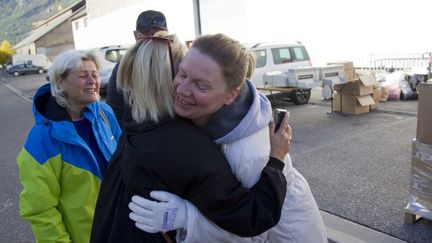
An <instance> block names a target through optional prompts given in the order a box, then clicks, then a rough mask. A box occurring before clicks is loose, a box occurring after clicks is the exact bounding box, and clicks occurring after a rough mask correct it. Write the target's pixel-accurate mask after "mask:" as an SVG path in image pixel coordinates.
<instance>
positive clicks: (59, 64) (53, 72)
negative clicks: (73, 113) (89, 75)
mask: <svg viewBox="0 0 432 243" xmlns="http://www.w3.org/2000/svg"><path fill="white" fill-rule="evenodd" d="M100 58H101V57H100V55H99V54H98V53H97V51H95V50H91V51H75V50H71V51H66V52H63V53H61V54H60V55H58V56H57V58H56V59H55V60H54V62H53V63H52V65H51V66H50V68H49V69H48V79H49V81H50V83H51V95H52V96H53V97H54V98H55V99H56V101H57V103H58V104H59V105H60V106H62V107H65V108H68V107H69V103H68V101H67V98H66V96H67V94H65V92H64V90H63V89H62V88H60V85H59V80H60V79H64V78H66V77H67V76H68V74H69V73H70V72H73V71H76V70H77V69H79V67H80V66H81V65H82V63H83V62H84V61H93V62H94V63H95V65H96V68H97V70H98V71H99V70H100V68H101V59H100Z"/></svg>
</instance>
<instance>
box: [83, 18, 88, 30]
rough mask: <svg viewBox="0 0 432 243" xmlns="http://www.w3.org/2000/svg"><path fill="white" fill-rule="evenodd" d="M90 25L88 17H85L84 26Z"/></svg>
mask: <svg viewBox="0 0 432 243" xmlns="http://www.w3.org/2000/svg"><path fill="white" fill-rule="evenodd" d="M87 26H88V19H87V18H84V28H85V27H87Z"/></svg>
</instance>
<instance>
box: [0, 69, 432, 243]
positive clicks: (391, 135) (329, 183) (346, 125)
mask: <svg viewBox="0 0 432 243" xmlns="http://www.w3.org/2000/svg"><path fill="white" fill-rule="evenodd" d="M41 77H42V76H41ZM34 79H35V76H32V77H29V78H28V80H22V81H20V80H18V79H17V80H15V79H14V78H10V82H4V83H3V84H4V85H5V86H6V87H7V88H8V89H9V90H10V91H13V92H14V93H16V94H17V95H18V97H20V98H21V99H23V100H27V101H26V102H27V103H28V104H30V103H29V102H28V101H29V100H30V97H31V96H32V95H33V92H34V90H35V88H36V87H38V86H40V85H41V83H43V79H41V82H35V80H34ZM37 79H39V78H37ZM14 88H16V89H14ZM276 106H281V107H283V108H286V109H289V110H290V111H291V126H292V127H293V131H294V134H293V136H294V141H293V144H292V146H291V156H292V158H293V164H294V166H295V167H296V168H297V170H299V171H300V172H301V173H302V174H303V175H304V176H305V178H306V179H307V180H308V182H309V184H310V187H311V190H312V192H313V194H314V196H315V199H316V201H317V204H318V206H319V208H320V210H321V214H322V217H323V219H324V222H325V224H326V227H327V233H328V238H329V242H341V243H342V242H347V243H351V242H377V243H378V242H380V243H381V242H383V243H387V242H389V243H391V242H395V243H399V242H420V243H421V242H432V241H431V239H432V222H431V221H429V220H425V219H422V220H420V221H418V222H416V223H415V224H405V223H404V214H403V213H404V208H405V206H406V204H407V201H408V195H409V188H408V185H409V175H410V167H411V162H410V154H411V142H412V139H413V138H414V137H415V130H416V121H417V101H388V102H380V103H379V106H378V109H377V110H375V111H373V112H371V113H367V114H362V115H357V116H355V115H343V114H340V113H332V112H331V101H324V100H323V99H322V96H321V90H320V89H313V90H312V97H311V100H310V102H309V104H307V105H303V106H295V105H293V104H292V103H290V102H286V103H282V104H277V105H276ZM29 107H30V106H29ZM11 190H12V189H11ZM15 214H16V213H14V214H13V215H15ZM11 215H12V214H11ZM15 216H16V215H15ZM12 221H13V220H12ZM19 223H20V222H19ZM16 224H18V223H16ZM16 228H17V230H19V232H17V233H18V234H20V235H21V237H20V239H22V240H19V241H18V242H27V240H24V239H29V238H30V236H31V233H30V232H29V228H28V227H27V226H26V227H25V230H23V227H22V226H20V227H16ZM8 229H9V228H8ZM4 233H6V232H4ZM28 235H30V236H28ZM12 237H13V236H12V235H10V238H12ZM5 239H9V238H8V237H6V238H5ZM1 241H2V240H0V242H1Z"/></svg>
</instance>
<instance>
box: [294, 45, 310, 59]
mask: <svg viewBox="0 0 432 243" xmlns="http://www.w3.org/2000/svg"><path fill="white" fill-rule="evenodd" d="M292 51H293V54H294V61H308V60H309V56H308V54H307V52H306V48H305V47H304V46H296V47H292Z"/></svg>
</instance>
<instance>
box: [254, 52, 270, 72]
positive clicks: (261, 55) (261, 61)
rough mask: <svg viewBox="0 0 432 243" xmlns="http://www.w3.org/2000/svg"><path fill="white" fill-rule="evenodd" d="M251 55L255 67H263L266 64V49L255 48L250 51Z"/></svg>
mask: <svg viewBox="0 0 432 243" xmlns="http://www.w3.org/2000/svg"><path fill="white" fill-rule="evenodd" d="M252 55H253V56H254V57H255V62H256V65H255V67H256V68H260V67H264V66H265V65H266V62H267V61H266V60H267V52H266V50H256V51H252Z"/></svg>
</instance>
